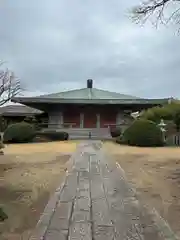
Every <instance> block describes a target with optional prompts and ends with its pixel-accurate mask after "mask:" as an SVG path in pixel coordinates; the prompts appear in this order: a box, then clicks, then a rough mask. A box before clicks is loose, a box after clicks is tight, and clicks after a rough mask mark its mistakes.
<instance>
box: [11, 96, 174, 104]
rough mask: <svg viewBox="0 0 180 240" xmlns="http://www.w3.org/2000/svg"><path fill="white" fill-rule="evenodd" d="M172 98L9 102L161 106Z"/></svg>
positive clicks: (19, 99) (24, 100)
mask: <svg viewBox="0 0 180 240" xmlns="http://www.w3.org/2000/svg"><path fill="white" fill-rule="evenodd" d="M170 99H172V98H160V99H143V98H141V99H61V98H59V99H54V98H40V97H35V98H33V97H15V98H13V99H12V100H11V101H12V102H15V103H24V104H26V103H56V104H57V103H59V104H63V103H71V104H163V103H168V101H169V100H170Z"/></svg>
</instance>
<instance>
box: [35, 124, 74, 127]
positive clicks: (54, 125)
mask: <svg viewBox="0 0 180 240" xmlns="http://www.w3.org/2000/svg"><path fill="white" fill-rule="evenodd" d="M38 126H39V127H41V128H73V127H74V126H76V123H63V124H57V123H40V124H38Z"/></svg>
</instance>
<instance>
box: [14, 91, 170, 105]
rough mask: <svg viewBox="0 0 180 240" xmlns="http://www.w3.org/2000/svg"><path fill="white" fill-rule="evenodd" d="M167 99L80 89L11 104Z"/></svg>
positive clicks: (145, 102)
mask: <svg viewBox="0 0 180 240" xmlns="http://www.w3.org/2000/svg"><path fill="white" fill-rule="evenodd" d="M168 100H169V98H164V99H145V98H139V97H135V96H131V95H126V94H121V93H117V92H110V91H107V90H101V89H97V88H81V89H75V90H71V91H65V92H58V93H52V94H46V95H41V96H37V97H15V98H13V99H12V102H16V103H22V104H25V105H26V104H27V105H28V104H29V103H33V104H36V103H62V104H64V103H72V104H163V103H167V102H168Z"/></svg>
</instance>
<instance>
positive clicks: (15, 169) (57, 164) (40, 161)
mask: <svg viewBox="0 0 180 240" xmlns="http://www.w3.org/2000/svg"><path fill="white" fill-rule="evenodd" d="M76 144H77V143H76V142H75V141H70V142H51V143H38V144H37V143H36V144H21V145H20V144H19V145H18V144H13V145H9V146H7V147H6V148H5V150H4V152H5V155H4V156H0V204H1V205H2V206H3V208H4V209H5V211H6V213H7V214H8V216H9V218H8V220H7V221H5V222H1V223H0V239H2V240H20V239H21V240H23V239H27V237H28V236H29V234H30V232H31V230H32V229H33V228H34V227H35V226H36V223H37V221H38V220H39V218H40V214H41V213H42V212H43V209H44V207H45V205H46V204H47V202H48V199H49V197H50V195H51V194H52V193H53V192H54V191H55V189H56V187H58V186H59V185H60V184H61V182H62V179H63V176H64V175H65V170H66V167H67V162H68V160H69V157H70V155H71V154H72V152H74V151H75V149H76Z"/></svg>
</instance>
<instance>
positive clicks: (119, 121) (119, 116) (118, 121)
mask: <svg viewBox="0 0 180 240" xmlns="http://www.w3.org/2000/svg"><path fill="white" fill-rule="evenodd" d="M121 121H122V113H121V112H120V111H119V112H118V113H117V115H116V124H117V125H118V124H120V123H121Z"/></svg>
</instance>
